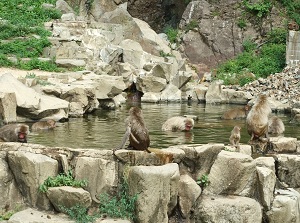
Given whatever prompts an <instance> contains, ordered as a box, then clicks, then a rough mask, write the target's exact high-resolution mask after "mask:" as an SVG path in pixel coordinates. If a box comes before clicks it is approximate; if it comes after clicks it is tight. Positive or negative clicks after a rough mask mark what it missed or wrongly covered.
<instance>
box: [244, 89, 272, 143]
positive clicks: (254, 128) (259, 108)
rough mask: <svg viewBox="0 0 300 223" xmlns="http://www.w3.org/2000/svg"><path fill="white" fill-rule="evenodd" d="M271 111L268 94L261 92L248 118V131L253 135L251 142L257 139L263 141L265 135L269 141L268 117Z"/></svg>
mask: <svg viewBox="0 0 300 223" xmlns="http://www.w3.org/2000/svg"><path fill="white" fill-rule="evenodd" d="M271 112H272V110H271V108H270V106H269V103H268V97H267V95H266V94H260V95H259V96H258V98H257V100H256V102H255V103H254V105H253V106H252V108H251V109H250V111H249V113H248V115H247V118H246V125H247V131H248V134H249V135H250V136H251V139H250V142H252V140H256V139H258V140H260V141H263V137H265V138H267V141H269V135H268V117H269V115H270V114H271Z"/></svg>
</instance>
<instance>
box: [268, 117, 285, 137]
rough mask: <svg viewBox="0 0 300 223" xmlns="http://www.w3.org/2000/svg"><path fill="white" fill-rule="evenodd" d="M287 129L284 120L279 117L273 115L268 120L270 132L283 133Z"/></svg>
mask: <svg viewBox="0 0 300 223" xmlns="http://www.w3.org/2000/svg"><path fill="white" fill-rule="evenodd" d="M284 131H285V127H284V124H283V122H282V120H281V119H280V118H279V117H277V116H273V117H271V118H270V119H269V121H268V133H270V134H274V135H279V134H282V133H283V132H284Z"/></svg>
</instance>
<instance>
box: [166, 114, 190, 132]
mask: <svg viewBox="0 0 300 223" xmlns="http://www.w3.org/2000/svg"><path fill="white" fill-rule="evenodd" d="M194 124H195V122H194V119H192V118H189V117H182V116H175V117H171V118H169V119H168V120H167V121H165V123H164V124H163V125H162V128H161V129H162V130H163V131H172V132H176V131H191V130H192V129H193V128H194Z"/></svg>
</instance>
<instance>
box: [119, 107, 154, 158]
mask: <svg viewBox="0 0 300 223" xmlns="http://www.w3.org/2000/svg"><path fill="white" fill-rule="evenodd" d="M125 123H126V132H125V134H124V136H123V138H122V142H121V144H120V145H119V146H118V147H117V148H115V149H114V150H113V152H115V151H116V150H119V149H124V147H125V144H126V142H127V141H128V140H129V145H128V147H127V149H134V150H144V151H147V152H148V153H151V151H149V149H148V147H149V146H150V137H149V131H148V129H147V127H146V124H145V121H144V117H143V113H142V110H141V109H140V108H138V107H131V108H130V109H129V116H128V117H127V119H126V122H125Z"/></svg>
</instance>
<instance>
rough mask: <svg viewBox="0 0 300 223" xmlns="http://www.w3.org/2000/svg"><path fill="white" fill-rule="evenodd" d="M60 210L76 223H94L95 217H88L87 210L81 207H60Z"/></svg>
mask: <svg viewBox="0 0 300 223" xmlns="http://www.w3.org/2000/svg"><path fill="white" fill-rule="evenodd" d="M60 208H61V210H62V211H63V212H65V213H66V214H67V215H69V217H70V218H71V219H72V220H75V222H76V223H88V222H94V221H95V220H96V218H97V215H89V214H88V208H86V207H83V206H81V205H75V206H73V207H71V208H66V207H64V206H60Z"/></svg>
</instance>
